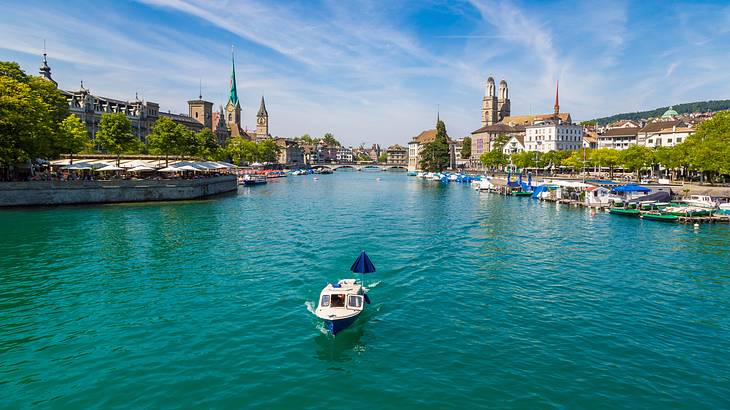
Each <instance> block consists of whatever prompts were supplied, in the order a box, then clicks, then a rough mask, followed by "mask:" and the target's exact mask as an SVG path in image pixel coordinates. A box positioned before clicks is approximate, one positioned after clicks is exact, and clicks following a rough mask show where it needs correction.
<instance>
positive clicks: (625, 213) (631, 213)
mask: <svg viewBox="0 0 730 410" xmlns="http://www.w3.org/2000/svg"><path fill="white" fill-rule="evenodd" d="M608 212H609V213H611V214H613V215H622V216H639V214H640V213H641V212H639V210H638V209H623V208H611V209H609V211H608Z"/></svg>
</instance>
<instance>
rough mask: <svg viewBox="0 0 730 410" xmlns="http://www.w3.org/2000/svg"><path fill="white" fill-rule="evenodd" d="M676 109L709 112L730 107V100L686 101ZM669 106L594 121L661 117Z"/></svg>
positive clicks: (684, 112) (604, 121) (603, 122)
mask: <svg viewBox="0 0 730 410" xmlns="http://www.w3.org/2000/svg"><path fill="white" fill-rule="evenodd" d="M673 107H674V110H675V111H677V112H678V113H680V114H687V113H693V112H707V111H722V110H729V109H730V100H717V101H698V102H692V103H684V104H679V105H675V106H673ZM668 109H669V107H660V108H657V109H654V110H651V111H641V112H627V113H623V114H616V115H612V116H610V117H603V118H596V119H595V120H593V121H598V123H599V124H608V123H611V122H614V121H617V120H640V119H642V118H652V117H660V116H661V115H662V114H664V111H666V110H668Z"/></svg>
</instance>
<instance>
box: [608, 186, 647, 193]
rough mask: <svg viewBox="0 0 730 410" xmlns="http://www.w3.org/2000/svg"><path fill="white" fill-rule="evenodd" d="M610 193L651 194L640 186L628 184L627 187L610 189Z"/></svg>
mask: <svg viewBox="0 0 730 410" xmlns="http://www.w3.org/2000/svg"><path fill="white" fill-rule="evenodd" d="M611 192H614V193H626V192H644V193H647V194H648V193H649V192H651V189H649V188H647V187H643V186H640V185H636V184H628V185H623V186H618V187H616V188H614V189H612V190H611Z"/></svg>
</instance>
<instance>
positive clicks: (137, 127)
mask: <svg viewBox="0 0 730 410" xmlns="http://www.w3.org/2000/svg"><path fill="white" fill-rule="evenodd" d="M39 74H40V76H41V77H42V78H44V79H46V80H47V81H50V82H51V83H53V84H54V85H55V86H58V83H57V82H56V81H55V80H54V79H53V77H52V75H51V67H50V66H49V65H48V58H47V55H46V53H45V52H44V53H43V62H42V64H41V67H40V71H39ZM60 91H61V93H62V94H63V96H64V97H65V98H66V101H67V102H68V106H69V111H70V112H71V113H72V114H74V115H76V116H77V117H79V119H81V121H82V122H83V123H84V124H85V125H86V129H87V132H88V134H89V137H90V138H91V139H92V140H94V139H96V132H97V131H98V129H99V122H100V121H101V116H102V115H103V114H105V113H124V115H125V116H126V117H127V119H129V121H130V122H131V123H132V128H133V132H134V134H135V135H136V136H137V137H138V138H139V139H140V141H142V142H144V143H146V142H147V136H148V135H149V134H150V132H151V131H152V126H153V125H154V123H155V122H156V121H157V120H158V119H159V118H162V117H167V118H169V119H171V120H172V121H174V122H176V123H178V124H181V125H184V126H185V127H187V128H189V129H190V130H192V131H194V132H199V131H201V130H202V129H203V128H208V129H210V130H211V131H213V132H214V133H215V134H216V138H217V140H218V143H219V144H220V145H224V144H225V143H226V141H227V140H228V138H230V137H231V136H240V137H243V138H246V139H249V140H254V141H260V140H262V139H265V138H271V135H270V133H269V113H268V111H267V110H266V104H265V102H264V98H263V97H261V104H260V106H259V111H258V113H257V115H256V131H255V132H252V133H248V132H247V131H245V130H244V128H243V127H242V123H241V111H242V107H241V102H240V100H239V98H238V91H237V88H236V67H235V60H233V57H232V59H231V88H230V90H229V98H228V102H227V103H226V106H225V108H223V107H221V108H220V111H219V112H213V103H212V102H210V101H205V100H203V97H202V93H200V95H198V98H197V99H194V100H190V101H188V102H187V103H188V113H187V114H182V113H180V114H174V113H172V112H169V111H168V112H163V111H160V105H159V104H158V103H156V102H152V101H146V100H144V99H140V98H139V96H138V95H137V94H135V97H134V100H131V101H129V100H122V99H117V98H109V97H103V96H98V95H94V94H93V93H91V91H90V90H89V89H88V88H86V87H84V83H83V81H82V82H81V86H80V88H79V89H78V90H60Z"/></svg>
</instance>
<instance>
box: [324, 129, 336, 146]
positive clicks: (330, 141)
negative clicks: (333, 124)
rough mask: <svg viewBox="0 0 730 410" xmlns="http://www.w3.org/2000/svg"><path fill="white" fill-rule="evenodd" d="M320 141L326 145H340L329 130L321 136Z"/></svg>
mask: <svg viewBox="0 0 730 410" xmlns="http://www.w3.org/2000/svg"><path fill="white" fill-rule="evenodd" d="M322 141H324V144H325V145H326V146H328V147H340V146H341V144H340V141H337V139H336V138H335V136H334V135H332V134H331V133H329V132H328V133H326V134H324V136H323V137H322Z"/></svg>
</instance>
